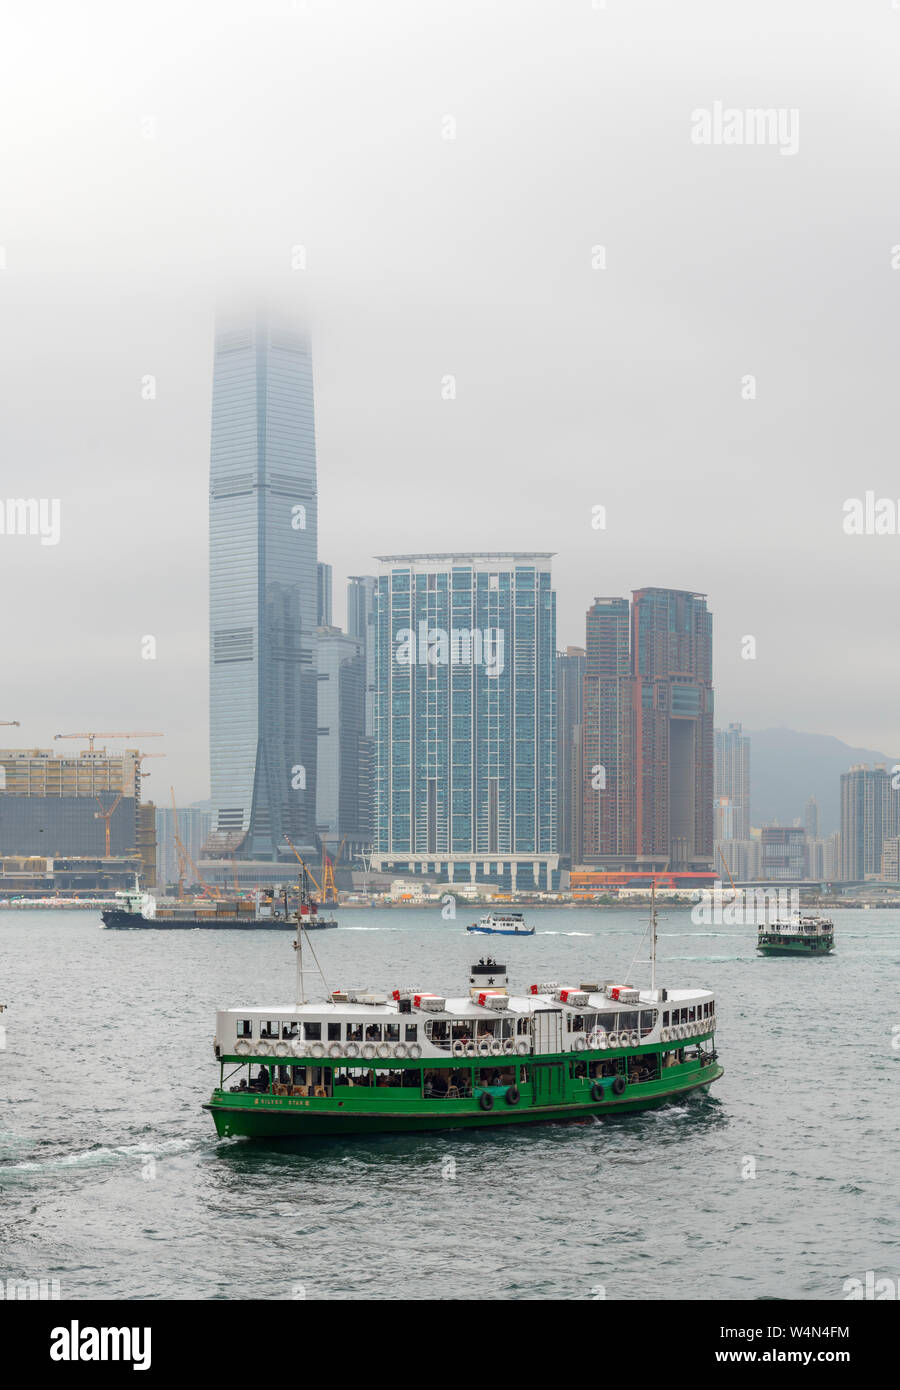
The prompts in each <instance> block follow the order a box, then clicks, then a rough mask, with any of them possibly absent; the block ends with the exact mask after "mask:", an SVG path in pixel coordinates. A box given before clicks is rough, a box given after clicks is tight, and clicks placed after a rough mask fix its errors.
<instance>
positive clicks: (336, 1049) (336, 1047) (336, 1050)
mask: <svg viewBox="0 0 900 1390" xmlns="http://www.w3.org/2000/svg"><path fill="white" fill-rule="evenodd" d="M343 1050H344V1049H343V1048H342V1047H341V1045H340V1043H339V1042H333V1043H332V1044H331V1046H330V1047H329V1049H328V1056H329V1057H340V1055H341V1053H342V1052H343Z"/></svg>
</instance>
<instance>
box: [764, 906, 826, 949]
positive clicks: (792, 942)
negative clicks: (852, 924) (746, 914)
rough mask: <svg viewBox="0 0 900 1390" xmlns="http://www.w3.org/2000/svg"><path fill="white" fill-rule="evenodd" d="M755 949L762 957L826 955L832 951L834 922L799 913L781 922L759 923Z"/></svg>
mask: <svg viewBox="0 0 900 1390" xmlns="http://www.w3.org/2000/svg"><path fill="white" fill-rule="evenodd" d="M756 949H757V950H758V951H759V952H760V954H761V955H764V956H827V955H830V954H831V952H832V951H833V950H834V923H833V922H832V921H831V920H830V919H829V918H827V917H819V916H812V915H811V916H807V917H803V916H801V914H800V913H799V912H795V913H793V914H792V915H791V916H790V917H789V918H787V919H786V920H785V921H783V922H778V921H776V922H767V923H761V924H760V927H759V932H758V936H757V943H756Z"/></svg>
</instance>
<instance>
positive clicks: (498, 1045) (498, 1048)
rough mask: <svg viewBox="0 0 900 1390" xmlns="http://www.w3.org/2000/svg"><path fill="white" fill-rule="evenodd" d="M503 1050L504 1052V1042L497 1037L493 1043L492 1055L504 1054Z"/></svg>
mask: <svg viewBox="0 0 900 1390" xmlns="http://www.w3.org/2000/svg"><path fill="white" fill-rule="evenodd" d="M502 1052H503V1043H502V1042H501V1041H500V1039H499V1038H495V1039H494V1041H493V1042H492V1043H491V1056H492V1057H499V1056H501V1055H502Z"/></svg>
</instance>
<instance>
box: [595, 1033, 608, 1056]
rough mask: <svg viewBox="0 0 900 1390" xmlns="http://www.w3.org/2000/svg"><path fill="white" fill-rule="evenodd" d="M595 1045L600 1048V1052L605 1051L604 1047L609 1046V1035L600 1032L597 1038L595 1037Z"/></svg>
mask: <svg viewBox="0 0 900 1390" xmlns="http://www.w3.org/2000/svg"><path fill="white" fill-rule="evenodd" d="M597 1046H598V1048H599V1049H600V1051H601V1052H605V1050H606V1048H608V1047H609V1036H608V1034H606V1033H601V1034H600V1036H599V1038H598V1039H597Z"/></svg>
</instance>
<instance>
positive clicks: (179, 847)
mask: <svg viewBox="0 0 900 1390" xmlns="http://www.w3.org/2000/svg"><path fill="white" fill-rule="evenodd" d="M169 791H170V792H171V793H172V815H173V816H174V818H175V832H174V835H175V853H176V854H177V855H178V900H179V902H180V901H181V899H182V898H183V897H184V866H185V848H184V845H183V844H182V843H181V836H180V835H179V833H178V807H177V806H176V805H175V788H174V787H170V788H169Z"/></svg>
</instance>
